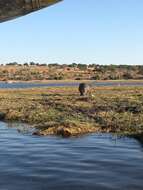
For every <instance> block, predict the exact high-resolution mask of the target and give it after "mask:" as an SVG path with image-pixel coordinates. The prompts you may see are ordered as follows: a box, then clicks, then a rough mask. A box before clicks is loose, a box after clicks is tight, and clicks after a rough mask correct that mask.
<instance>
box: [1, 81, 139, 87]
mask: <svg viewBox="0 0 143 190" xmlns="http://www.w3.org/2000/svg"><path fill="white" fill-rule="evenodd" d="M79 83H80V82H57V83H56V82H50V83H42V82H41V83H35V82H31V83H30V82H15V83H6V82H0V88H34V87H67V86H72V87H74V86H78V85H79ZM90 83H91V84H92V85H93V86H140V87H141V86H142V87H143V82H140V81H139V82H130V81H121V82H118V81H113V82H111V81H110V82H109V81H105V82H98V81H90Z"/></svg>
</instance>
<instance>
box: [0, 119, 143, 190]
mask: <svg viewBox="0 0 143 190" xmlns="http://www.w3.org/2000/svg"><path fill="white" fill-rule="evenodd" d="M12 125H13V126H14V127H15V128H11V127H10V126H11V124H6V123H2V122H1V123H0V190H47V189H49V190H59V189H62V190H80V189H81V190H86V189H87V190H92V189H93V190H95V189H97V190H100V189H103V190H107V189H109V190H112V189H115V190H116V189H123V190H124V189H125V190H127V189H130V190H138V189H139V190H142V189H143V147H142V145H141V144H140V143H139V142H137V141H136V140H134V139H128V138H124V139H123V138H122V139H117V138H116V137H113V136H111V135H101V134H99V135H87V136H83V137H80V138H69V139H64V138H60V137H37V136H32V135H31V134H30V132H28V133H27V127H26V125H22V124H18V125H19V126H17V125H16V124H12ZM16 127H17V128H19V130H18V131H19V132H18V131H17V129H16Z"/></svg>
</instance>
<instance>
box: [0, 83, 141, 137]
mask: <svg viewBox="0 0 143 190" xmlns="http://www.w3.org/2000/svg"><path fill="white" fill-rule="evenodd" d="M0 113H1V114H0V117H1V120H5V121H10V122H14V121H18V122H24V123H27V124H29V126H31V127H34V128H35V132H34V134H36V135H60V136H64V137H68V136H78V135H83V134H87V133H102V132H103V133H114V134H118V135H127V136H133V137H139V139H140V140H142V139H141V136H142V133H143V87H133V86H131V87H127V86H114V87H112V86H110V87H108V86H107V87H105V86H104V87H100V86H98V87H96V86H94V87H92V88H91V89H90V93H89V94H88V95H85V96H80V95H79V91H78V88H77V87H44V88H32V89H1V90H0Z"/></svg>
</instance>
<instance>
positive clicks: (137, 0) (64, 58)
mask: <svg viewBox="0 0 143 190" xmlns="http://www.w3.org/2000/svg"><path fill="white" fill-rule="evenodd" d="M0 34H1V35H0V45H1V49H0V50H1V51H0V63H6V62H11V61H18V62H20V63H24V62H29V61H35V62H41V63H54V62H58V63H72V62H77V63H86V64H90V63H96V64H143V0H64V1H63V2H62V3H59V4H56V5H54V6H51V7H48V8H46V9H43V10H41V11H38V12H35V13H32V14H30V15H28V16H25V17H20V18H18V19H16V20H12V21H10V22H5V23H1V24H0Z"/></svg>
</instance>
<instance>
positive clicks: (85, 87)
mask: <svg viewBox="0 0 143 190" xmlns="http://www.w3.org/2000/svg"><path fill="white" fill-rule="evenodd" d="M78 89H79V92H80V96H84V95H87V93H88V92H89V90H90V86H89V84H87V83H80V84H79V88H78Z"/></svg>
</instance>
